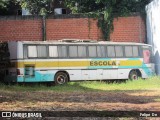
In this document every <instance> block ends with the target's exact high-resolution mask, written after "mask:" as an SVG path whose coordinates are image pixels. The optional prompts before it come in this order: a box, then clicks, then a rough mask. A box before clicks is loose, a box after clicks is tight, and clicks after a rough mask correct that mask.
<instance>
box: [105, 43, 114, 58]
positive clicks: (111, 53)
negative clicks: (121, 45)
mask: <svg viewBox="0 0 160 120" xmlns="http://www.w3.org/2000/svg"><path fill="white" fill-rule="evenodd" d="M107 53H108V57H115V50H114V46H108V47H107Z"/></svg>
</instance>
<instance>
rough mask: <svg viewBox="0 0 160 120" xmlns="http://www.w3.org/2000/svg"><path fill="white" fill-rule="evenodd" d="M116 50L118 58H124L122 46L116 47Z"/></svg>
mask: <svg viewBox="0 0 160 120" xmlns="http://www.w3.org/2000/svg"><path fill="white" fill-rule="evenodd" d="M115 50H116V57H123V47H122V46H115Z"/></svg>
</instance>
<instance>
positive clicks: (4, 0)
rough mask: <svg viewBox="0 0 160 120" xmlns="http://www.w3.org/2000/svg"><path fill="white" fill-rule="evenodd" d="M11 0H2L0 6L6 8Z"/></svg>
mask: <svg viewBox="0 0 160 120" xmlns="http://www.w3.org/2000/svg"><path fill="white" fill-rule="evenodd" d="M9 1H10V0H1V1H0V8H1V9H2V8H3V9H4V8H6V7H7V5H8V3H9Z"/></svg>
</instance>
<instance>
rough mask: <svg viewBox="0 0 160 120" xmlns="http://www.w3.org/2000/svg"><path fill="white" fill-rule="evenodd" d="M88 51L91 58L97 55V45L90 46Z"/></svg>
mask: <svg viewBox="0 0 160 120" xmlns="http://www.w3.org/2000/svg"><path fill="white" fill-rule="evenodd" d="M88 53H89V57H91V58H94V57H97V50H96V46H88Z"/></svg>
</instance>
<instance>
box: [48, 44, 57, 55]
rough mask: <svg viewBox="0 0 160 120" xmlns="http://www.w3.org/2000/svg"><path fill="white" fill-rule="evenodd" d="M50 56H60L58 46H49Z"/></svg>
mask: <svg viewBox="0 0 160 120" xmlns="http://www.w3.org/2000/svg"><path fill="white" fill-rule="evenodd" d="M49 57H58V50H57V46H49Z"/></svg>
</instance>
